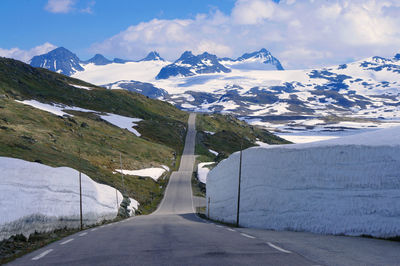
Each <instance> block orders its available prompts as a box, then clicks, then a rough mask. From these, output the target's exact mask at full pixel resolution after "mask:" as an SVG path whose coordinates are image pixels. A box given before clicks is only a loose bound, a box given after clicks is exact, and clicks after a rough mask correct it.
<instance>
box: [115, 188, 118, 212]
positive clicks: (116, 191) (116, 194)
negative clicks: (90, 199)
mask: <svg viewBox="0 0 400 266" xmlns="http://www.w3.org/2000/svg"><path fill="white" fill-rule="evenodd" d="M115 197H116V198H117V210H118V208H119V206H118V190H117V188H115Z"/></svg>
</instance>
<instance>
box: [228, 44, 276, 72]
mask: <svg viewBox="0 0 400 266" xmlns="http://www.w3.org/2000/svg"><path fill="white" fill-rule="evenodd" d="M220 62H221V63H222V64H224V65H227V66H229V67H231V68H234V69H243V70H284V69H283V67H282V65H281V63H280V62H279V60H278V59H276V58H275V57H274V56H273V55H272V54H271V53H270V52H269V51H268V50H267V49H265V48H262V49H261V50H259V51H256V52H252V53H245V54H243V55H242V56H240V57H238V58H237V59H236V60H233V59H229V58H223V59H221V60H220Z"/></svg>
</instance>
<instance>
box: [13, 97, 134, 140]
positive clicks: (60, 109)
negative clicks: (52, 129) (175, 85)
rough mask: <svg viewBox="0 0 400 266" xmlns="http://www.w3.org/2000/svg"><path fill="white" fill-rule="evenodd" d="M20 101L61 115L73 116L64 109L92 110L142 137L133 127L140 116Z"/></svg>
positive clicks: (115, 124)
mask: <svg viewBox="0 0 400 266" xmlns="http://www.w3.org/2000/svg"><path fill="white" fill-rule="evenodd" d="M17 102H19V103H23V104H26V105H29V106H32V107H35V108H37V109H40V110H43V111H46V112H49V113H52V114H55V115H59V116H64V115H67V116H73V115H70V114H68V113H66V112H64V110H71V111H80V112H90V113H95V114H97V115H99V116H100V117H101V118H102V119H104V120H106V121H107V122H109V123H110V124H113V125H114V126H117V127H119V128H122V129H127V130H128V131H130V132H132V133H133V134H135V135H136V136H138V137H140V136H141V135H140V133H139V132H138V131H137V130H136V129H134V128H132V127H134V126H137V124H135V122H140V121H142V119H140V118H132V117H126V116H122V115H116V114H111V113H105V114H102V113H99V112H96V111H93V110H88V109H83V108H80V107H75V106H68V105H62V104H53V105H51V104H47V103H41V102H38V101H36V100H25V101H17Z"/></svg>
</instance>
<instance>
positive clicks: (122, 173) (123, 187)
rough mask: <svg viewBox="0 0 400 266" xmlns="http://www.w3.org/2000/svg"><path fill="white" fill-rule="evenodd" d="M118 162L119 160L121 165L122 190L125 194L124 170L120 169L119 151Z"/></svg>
mask: <svg viewBox="0 0 400 266" xmlns="http://www.w3.org/2000/svg"><path fill="white" fill-rule="evenodd" d="M119 162H120V165H121V179H122V190H123V192H124V193H125V194H126V191H125V182H124V172H123V170H122V156H121V152H120V153H119Z"/></svg>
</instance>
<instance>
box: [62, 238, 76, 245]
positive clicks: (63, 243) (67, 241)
mask: <svg viewBox="0 0 400 266" xmlns="http://www.w3.org/2000/svg"><path fill="white" fill-rule="evenodd" d="M71 241H74V239H73V238H71V239H68V240H66V241H64V242H62V243H60V245H65V244H67V243H69V242H71Z"/></svg>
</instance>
